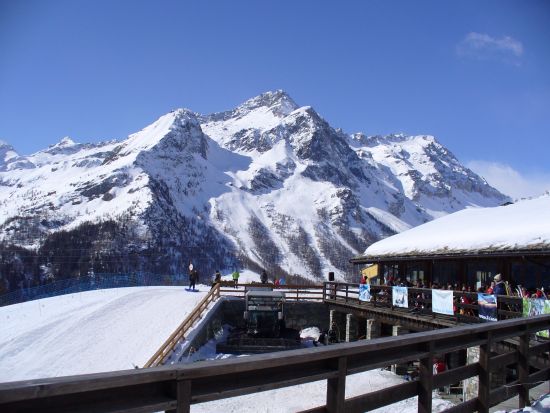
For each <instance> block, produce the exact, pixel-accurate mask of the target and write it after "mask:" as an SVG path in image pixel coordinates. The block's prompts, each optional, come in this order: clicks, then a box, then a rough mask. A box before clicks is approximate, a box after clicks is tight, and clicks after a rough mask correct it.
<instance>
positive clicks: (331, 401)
mask: <svg viewBox="0 0 550 413" xmlns="http://www.w3.org/2000/svg"><path fill="white" fill-rule="evenodd" d="M335 362H336V363H337V366H335V367H337V369H338V376H337V377H335V378H332V379H328V380H327V412H328V413H344V403H345V401H346V373H347V371H346V370H347V359H346V358H345V357H339V358H338V359H337V360H335ZM178 413H179V412H178Z"/></svg>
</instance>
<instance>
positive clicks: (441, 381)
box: [433, 363, 479, 388]
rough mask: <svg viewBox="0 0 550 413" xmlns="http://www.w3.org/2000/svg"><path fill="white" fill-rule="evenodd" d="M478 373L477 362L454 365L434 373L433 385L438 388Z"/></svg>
mask: <svg viewBox="0 0 550 413" xmlns="http://www.w3.org/2000/svg"><path fill="white" fill-rule="evenodd" d="M478 373H479V365H478V364H477V363H473V364H467V365H465V366H461V367H456V368H454V369H451V370H446V371H444V372H442V373H439V374H436V375H435V376H434V377H433V387H434V388H439V387H443V386H448V385H451V384H454V383H458V382H460V381H462V380H465V379H467V378H470V377H473V376H477V375H478Z"/></svg>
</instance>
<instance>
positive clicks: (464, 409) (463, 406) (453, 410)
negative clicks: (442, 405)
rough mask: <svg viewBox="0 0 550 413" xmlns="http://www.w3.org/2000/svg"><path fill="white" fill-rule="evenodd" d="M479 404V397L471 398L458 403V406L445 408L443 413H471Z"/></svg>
mask: <svg viewBox="0 0 550 413" xmlns="http://www.w3.org/2000/svg"><path fill="white" fill-rule="evenodd" d="M476 406H477V399H471V400H468V401H466V402H462V403H460V404H457V405H456V406H453V407H449V408H448V409H445V410H443V412H442V413H471V412H473V411H475V409H476Z"/></svg>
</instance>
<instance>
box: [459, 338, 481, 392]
mask: <svg viewBox="0 0 550 413" xmlns="http://www.w3.org/2000/svg"><path fill="white" fill-rule="evenodd" d="M478 361H479V346H476V347H468V348H467V349H466V364H474V363H477V362H478ZM478 388H479V377H478V376H473V377H469V378H467V379H465V380H464V381H463V382H462V400H464V401H465V402H466V401H468V400H472V399H475V398H476V397H477V393H478Z"/></svg>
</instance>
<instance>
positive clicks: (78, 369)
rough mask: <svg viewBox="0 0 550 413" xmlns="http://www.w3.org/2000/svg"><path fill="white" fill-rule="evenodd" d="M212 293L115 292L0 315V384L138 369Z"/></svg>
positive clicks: (28, 304)
mask: <svg viewBox="0 0 550 413" xmlns="http://www.w3.org/2000/svg"><path fill="white" fill-rule="evenodd" d="M209 289H210V288H209V287H205V286H199V290H200V291H201V292H199V293H189V292H187V291H185V290H184V288H183V287H132V288H117V289H109V290H97V291H88V292H83V293H78V294H68V295H63V296H58V297H52V298H45V299H41V300H37V301H29V302H26V303H22V304H16V305H11V306H7V307H0V354H1V355H2V356H1V357H0V382H5V381H15V380H25V379H32V378H43V377H57V376H67V375H73V374H85V373H97V372H103V371H112V370H126V369H131V368H133V367H134V366H143V365H144V364H145V363H146V362H147V360H149V358H150V357H151V356H152V355H153V354H154V353H155V351H157V350H158V348H159V347H160V346H161V345H162V343H164V341H165V340H166V339H167V338H168V336H169V335H170V334H172V332H173V331H174V330H175V329H176V327H177V326H179V324H180V323H181V322H182V321H183V320H184V318H185V317H186V315H187V314H189V313H190V312H191V311H192V310H193V309H194V307H195V305H196V304H197V303H198V302H199V301H200V300H201V299H202V298H203V297H204V296H205V295H206V293H207V292H208V291H209Z"/></svg>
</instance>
